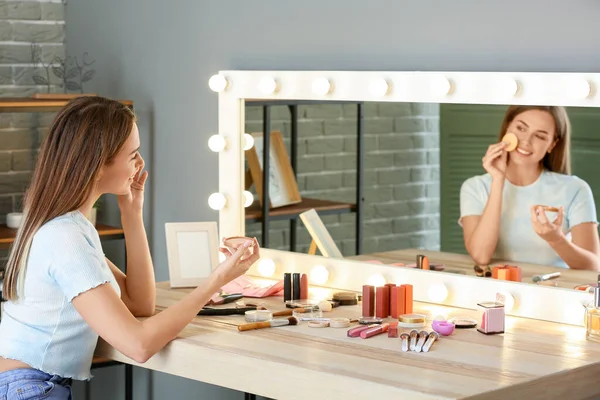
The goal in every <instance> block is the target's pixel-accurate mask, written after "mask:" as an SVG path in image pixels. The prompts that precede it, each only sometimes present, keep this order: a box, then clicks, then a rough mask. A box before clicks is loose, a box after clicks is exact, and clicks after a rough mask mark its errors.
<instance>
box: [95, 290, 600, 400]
mask: <svg viewBox="0 0 600 400" xmlns="http://www.w3.org/2000/svg"><path fill="white" fill-rule="evenodd" d="M189 291H190V289H169V286H168V283H167V282H162V283H159V284H157V308H158V309H164V308H165V307H168V306H171V305H173V304H174V303H175V302H177V301H178V300H180V299H181V298H182V297H183V296H184V295H185V294H186V293H188V292H189ZM311 293H314V292H313V291H312V289H311ZM253 300H254V301H257V300H256V299H253ZM258 301H260V302H264V303H265V304H266V305H267V306H269V308H271V309H273V310H281V309H283V308H284V307H283V303H282V298H281V297H271V298H266V299H260V300H258ZM231 306H232V305H224V306H222V307H231ZM414 308H415V312H420V313H423V314H426V315H427V316H428V317H429V319H428V324H427V327H426V328H425V329H427V330H431V318H433V317H434V316H436V315H439V314H445V316H446V317H448V318H449V317H452V316H472V317H477V314H476V312H475V311H473V310H461V309H455V308H451V307H445V306H436V305H430V304H429V305H428V304H425V303H415V304H414ZM582 311H583V309H582ZM359 314H360V306H346V307H338V308H335V309H334V310H333V311H332V312H330V313H324V316H326V317H335V316H345V317H357V316H359ZM242 323H245V321H244V317H243V316H226V317H224V316H210V317H209V316H202V317H196V318H195V319H194V320H193V321H192V323H190V324H189V325H188V326H187V327H186V328H185V329H184V330H183V331H182V332H181V334H180V335H179V336H178V337H177V338H176V339H175V340H173V341H172V342H171V343H169V344H168V345H167V346H166V347H165V348H164V349H162V350H161V351H160V352H159V353H157V354H156V355H155V356H153V357H152V358H151V359H150V360H148V361H147V362H146V363H145V364H143V365H140V364H137V363H135V362H134V361H132V360H130V359H128V358H127V357H125V356H123V355H122V354H120V353H119V352H118V351H116V350H114V349H113V348H112V347H110V346H109V345H108V344H107V343H106V342H104V341H103V340H102V339H100V340H99V344H98V348H97V351H96V355H98V356H103V357H107V358H110V359H114V360H117V361H121V362H125V363H129V364H133V365H139V366H142V367H144V368H149V369H153V370H157V371H162V372H166V373H169V374H173V375H177V376H182V377H185V378H189V379H194V380H198V381H202V382H207V383H210V384H215V385H218V386H221V387H227V388H231V389H234V390H239V391H244V392H248V393H254V394H257V395H262V396H266V397H270V398H276V399H306V398H310V399H330V398H336V399H337V398H378V397H379V396H404V398H410V399H491V400H494V399H513V398H515V399H516V398H527V399H528V400H533V399H544V400H546V399H552V398H569V399H578V398H582V399H583V398H592V397H593V396H597V395H598V394H600V387H597V386H598V385H597V376H598V374H600V363H598V360H600V343H595V342H590V341H587V340H586V339H585V329H584V328H583V327H576V326H567V325H561V324H556V323H550V322H545V321H535V320H529V319H523V318H516V317H507V318H506V331H505V333H504V334H501V335H490V336H486V335H483V334H481V333H479V332H477V331H476V330H475V329H464V330H456V331H455V333H454V334H453V335H452V336H449V337H442V338H440V340H439V341H437V342H436V343H435V344H434V346H433V347H432V349H431V350H430V352H428V353H414V352H406V353H405V352H402V351H401V349H400V339H393V338H388V337H387V334H382V335H379V336H376V337H373V338H370V339H360V338H358V339H353V338H348V337H347V336H346V331H347V328H339V329H336V328H321V329H319V328H310V327H308V326H307V323H306V322H301V323H300V325H298V326H286V327H278V328H268V329H261V330H255V331H246V332H239V331H238V330H237V325H239V324H242ZM388 398H391V397H388ZM396 398H399V397H396Z"/></svg>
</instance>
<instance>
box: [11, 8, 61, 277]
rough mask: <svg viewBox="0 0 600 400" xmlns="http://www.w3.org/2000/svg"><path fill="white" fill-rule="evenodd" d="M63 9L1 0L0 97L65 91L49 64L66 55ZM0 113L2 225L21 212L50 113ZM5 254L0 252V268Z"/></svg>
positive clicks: (50, 119) (52, 115) (50, 117)
mask: <svg viewBox="0 0 600 400" xmlns="http://www.w3.org/2000/svg"><path fill="white" fill-rule="evenodd" d="M64 8H65V6H64V4H63V3H62V2H51V1H27V2H16V1H0V96H1V97H29V96H31V95H32V94H34V93H47V92H50V93H56V92H64V88H63V85H62V80H61V79H59V78H58V77H57V76H56V74H55V73H54V72H53V71H52V65H51V64H52V61H53V60H56V57H60V58H63V59H64V57H65V44H64V40H65V23H64ZM1 111H2V110H0V223H5V222H6V214H7V213H9V212H13V211H21V203H22V199H23V193H24V191H25V188H26V187H27V185H28V183H29V179H30V177H31V171H32V167H33V163H34V160H35V157H36V156H37V149H38V147H39V144H40V143H41V138H42V137H43V135H44V133H45V132H46V131H47V128H48V127H49V126H50V123H51V121H52V119H53V117H54V115H55V112H36V113H6V112H1ZM6 256H7V253H6V251H1V252H0V266H3V265H4V261H5V259H6Z"/></svg>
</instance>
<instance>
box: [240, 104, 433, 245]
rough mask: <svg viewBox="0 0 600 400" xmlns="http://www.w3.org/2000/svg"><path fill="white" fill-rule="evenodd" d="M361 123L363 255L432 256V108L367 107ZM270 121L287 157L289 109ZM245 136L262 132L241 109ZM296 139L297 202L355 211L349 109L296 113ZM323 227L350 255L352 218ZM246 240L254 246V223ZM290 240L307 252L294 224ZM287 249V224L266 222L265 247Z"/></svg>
mask: <svg viewBox="0 0 600 400" xmlns="http://www.w3.org/2000/svg"><path fill="white" fill-rule="evenodd" d="M364 117H365V170H364V182H365V186H364V195H365V207H364V224H363V232H364V241H363V251H364V253H372V252H378V251H386V250H394V249H400V248H408V247H419V248H427V249H439V245H440V239H439V237H440V233H439V218H440V212H439V208H440V202H439V199H440V194H439V105H437V104H417V103H412V104H411V103H366V104H365V115H364ZM271 119H272V124H271V129H272V130H280V131H281V132H282V134H283V137H284V140H285V141H286V144H287V145H288V154H289V151H290V150H289V135H290V113H289V109H288V108H287V107H286V106H273V107H272V110H271ZM246 132H262V107H258V106H252V105H248V106H246ZM298 137H299V140H298V171H297V173H298V187H299V189H300V192H301V195H302V196H306V197H311V198H318V199H325V200H338V201H344V202H351V203H354V201H355V180H356V105H350V104H344V105H341V104H338V105H336V104H322V105H321V104H319V105H307V106H301V107H299V122H298ZM252 191H253V192H255V189H254V187H253V188H252ZM255 199H257V200H256V202H258V197H256V196H255ZM322 219H323V222H324V223H325V225H326V226H327V228H328V230H329V232H330V233H331V235H332V237H333V239H334V240H335V241H336V243H337V245H338V246H339V248H340V249H341V251H342V253H343V254H344V255H345V256H349V255H353V254H354V253H355V233H354V232H355V230H354V226H355V225H354V223H355V216H354V214H342V215H329V216H323V217H322ZM246 234H248V235H252V236H256V237H257V238H259V239H260V237H261V236H260V235H261V226H260V223H253V224H247V225H246ZM297 237H298V247H297V249H298V251H301V252H306V251H307V250H308V246H309V244H310V238H309V235H308V233H307V232H306V230H305V228H304V227H303V226H302V223H301V222H299V224H298V236H297ZM288 246H289V222H288V221H273V222H271V229H270V244H269V247H271V248H279V249H288V248H289V247H288Z"/></svg>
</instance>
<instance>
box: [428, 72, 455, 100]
mask: <svg viewBox="0 0 600 400" xmlns="http://www.w3.org/2000/svg"><path fill="white" fill-rule="evenodd" d="M429 90H431V92H432V93H433V95H434V96H437V97H442V96H446V95H448V94H449V93H450V91H451V90H452V82H450V80H448V78H446V77H445V76H436V77H434V78H432V79H431V81H430V82H429Z"/></svg>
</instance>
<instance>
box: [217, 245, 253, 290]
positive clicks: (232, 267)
mask: <svg viewBox="0 0 600 400" xmlns="http://www.w3.org/2000/svg"><path fill="white" fill-rule="evenodd" d="M250 246H254V249H253V250H254V253H253V254H252V255H251V256H249V257H247V258H244V259H242V256H243V255H244V253H246V251H248V248H249V247H250ZM219 251H220V252H221V253H223V254H225V257H226V259H225V261H223V262H222V263H221V264H219V265H218V266H217V268H216V269H215V270H214V272H213V273H214V274H217V275H216V276H217V277H218V279H219V281H220V282H222V283H221V286H223V285H225V284H227V283H229V282H231V281H232V280H234V279H235V278H237V277H239V276H241V275H244V274H245V273H246V272H247V271H248V269H250V267H251V266H252V264H254V263H255V262H256V261H257V260H258V259H259V258H260V253H259V248H258V241H257V240H256V238H254V239H252V240H248V241H246V242H245V243H244V244H242V245H241V246H240V247H238V248H237V250H236V251H235V252H233V253H232V252H231V251H230V250H229V249H227V248H225V247H219Z"/></svg>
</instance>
